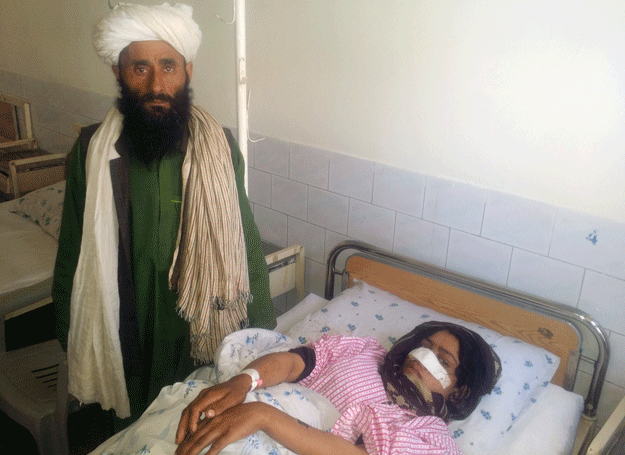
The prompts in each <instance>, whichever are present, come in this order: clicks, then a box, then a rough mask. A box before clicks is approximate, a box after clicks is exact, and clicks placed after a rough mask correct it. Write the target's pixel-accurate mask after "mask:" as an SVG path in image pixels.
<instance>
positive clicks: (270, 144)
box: [254, 138, 290, 178]
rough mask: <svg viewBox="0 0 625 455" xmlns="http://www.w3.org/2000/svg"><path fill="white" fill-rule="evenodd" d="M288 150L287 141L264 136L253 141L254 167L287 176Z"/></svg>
mask: <svg viewBox="0 0 625 455" xmlns="http://www.w3.org/2000/svg"><path fill="white" fill-rule="evenodd" d="M289 151H290V146H289V144H288V143H287V142H283V141H278V140H276V139H271V138H265V139H263V140H262V141H259V142H254V167H255V168H256V169H258V170H259V171H264V172H269V173H270V174H275V175H279V176H280V177H284V178H288V177H289Z"/></svg>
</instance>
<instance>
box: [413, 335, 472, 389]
mask: <svg viewBox="0 0 625 455" xmlns="http://www.w3.org/2000/svg"><path fill="white" fill-rule="evenodd" d="M421 346H422V347H425V348H428V349H430V350H431V351H432V352H434V355H436V358H437V359H438V361H439V362H440V364H441V365H442V366H443V368H444V369H445V371H447V374H448V375H449V379H450V381H451V384H450V385H449V386H447V387H445V388H444V389H443V386H442V385H441V383H440V382H439V381H438V380H437V379H436V378H434V376H432V373H430V372H429V371H428V370H427V369H426V368H425V367H424V366H423V365H422V364H421V362H419V361H418V360H416V359H415V358H414V357H412V356H410V355H408V356H407V357H406V360H405V361H404V365H403V372H404V374H405V375H406V376H407V377H408V379H412V377H415V376H416V377H417V378H419V379H420V380H421V382H422V383H423V384H424V385H425V386H426V387H427V388H428V389H429V390H430V391H431V392H437V393H440V394H441V395H443V396H444V397H445V398H447V397H448V396H449V394H450V393H451V392H452V391H453V390H454V388H455V387H456V382H457V378H456V367H457V366H458V365H459V364H460V362H459V352H460V343H459V341H458V339H457V338H456V337H455V336H454V335H452V334H451V333H449V332H448V331H446V330H441V331H439V332H436V333H434V334H432V335H430V336H429V337H427V338H426V339H424V340H423V341H422V342H421Z"/></svg>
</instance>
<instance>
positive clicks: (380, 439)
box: [176, 321, 501, 455]
mask: <svg viewBox="0 0 625 455" xmlns="http://www.w3.org/2000/svg"><path fill="white" fill-rule="evenodd" d="M244 371H247V373H241V374H239V375H237V376H234V377H233V378H231V379H230V380H228V381H227V382H224V383H222V384H219V385H216V386H213V387H210V388H208V389H205V390H203V391H202V392H201V393H200V394H199V395H198V397H197V398H196V399H195V400H194V401H193V402H192V403H191V404H190V405H189V406H187V408H185V410H184V411H183V413H182V416H181V419H180V423H179V425H178V432H177V435H176V443H177V444H179V447H178V450H177V451H176V453H177V454H179V455H197V454H199V453H200V452H201V451H202V450H203V449H204V448H206V447H208V446H209V445H211V444H212V447H211V448H210V450H209V451H208V452H207V453H208V455H215V454H218V453H219V452H220V451H221V450H222V449H223V448H224V447H225V446H226V445H228V444H230V443H231V442H234V441H237V440H239V439H242V438H245V437H247V436H249V435H251V434H253V433H255V432H257V431H259V430H261V431H263V432H265V433H267V434H268V435H269V436H271V437H272V438H273V439H275V440H276V441H278V442H279V443H281V444H282V445H283V446H285V447H287V448H288V449H289V450H291V451H293V452H295V453H298V454H331V455H337V454H352V453H353V454H359V455H362V454H363V453H369V454H406V453H410V454H420V453H424V454H460V450H459V449H458V448H457V446H456V444H455V443H454V441H453V439H452V438H451V435H450V434H449V430H448V429H447V426H446V423H448V422H449V421H450V420H452V419H464V418H466V417H467V416H468V415H469V414H470V413H471V412H472V411H473V410H474V409H475V407H476V406H477V404H478V402H479V400H480V398H481V397H482V396H483V395H484V394H487V393H490V391H491V390H492V388H493V387H494V385H495V383H496V382H497V379H498V378H499V375H500V373H501V366H500V361H499V358H498V357H497V354H495V352H494V351H493V350H492V349H491V348H490V346H488V345H487V344H486V342H485V341H484V340H483V339H482V338H481V337H480V336H479V335H478V334H476V333H475V332H473V331H471V330H468V329H466V328H464V327H461V326H458V325H455V324H451V323H442V322H434V321H432V322H427V323H425V324H422V325H420V326H418V327H416V328H415V329H414V330H413V331H411V332H410V333H408V334H407V335H405V336H403V337H402V338H400V339H399V340H398V341H397V342H396V343H395V345H394V346H393V348H392V349H391V350H390V351H389V352H388V353H387V352H386V351H385V350H384V348H382V346H381V345H380V344H379V342H378V341H377V340H375V339H373V338H370V337H365V338H355V337H348V336H324V337H322V338H321V339H319V340H317V341H316V342H313V343H312V344H310V345H308V346H303V347H298V348H295V349H292V350H291V351H288V352H280V353H272V354H268V355H265V356H263V357H260V358H259V359H256V360H254V361H253V362H251V363H250V364H249V365H248V366H247V368H246V370H244ZM282 382H299V383H300V384H301V385H303V386H306V387H308V388H310V389H312V390H315V391H316V392H318V393H320V394H321V395H323V396H325V397H326V398H328V399H329V400H330V401H331V402H332V403H333V404H334V405H335V406H336V407H337V409H338V411H339V413H340V414H341V417H340V418H339V420H338V421H337V422H336V424H335V425H334V427H333V428H332V430H331V432H330V433H326V432H323V431H320V430H317V429H315V428H312V427H310V426H308V425H307V424H305V423H303V422H301V421H300V420H297V419H295V418H293V417H291V416H289V415H288V414H286V413H284V412H282V411H280V410H278V409H276V408H274V407H272V406H270V405H268V404H265V403H261V402H252V403H243V401H244V400H245V397H246V394H247V392H248V391H249V390H250V389H253V388H255V387H261V386H262V387H269V386H272V385H276V384H279V383H282ZM202 413H204V414H205V416H206V417H205V418H203V419H201V415H202Z"/></svg>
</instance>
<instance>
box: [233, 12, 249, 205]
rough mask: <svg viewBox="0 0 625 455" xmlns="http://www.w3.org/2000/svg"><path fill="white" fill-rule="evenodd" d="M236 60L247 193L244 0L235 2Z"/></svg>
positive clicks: (239, 123) (238, 123)
mask: <svg viewBox="0 0 625 455" xmlns="http://www.w3.org/2000/svg"><path fill="white" fill-rule="evenodd" d="M234 9H235V21H234V22H235V28H236V56H237V57H236V58H237V128H238V138H239V147H240V148H241V154H242V155H243V160H244V161H245V192H246V193H247V191H248V190H247V180H248V175H247V174H248V172H247V144H248V142H247V138H248V112H247V66H246V60H245V59H246V49H245V0H235V7H234Z"/></svg>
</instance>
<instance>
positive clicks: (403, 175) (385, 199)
mask: <svg viewBox="0 0 625 455" xmlns="http://www.w3.org/2000/svg"><path fill="white" fill-rule="evenodd" d="M425 180H426V179H425V176H424V175H421V174H417V173H414V172H409V171H406V170H403V169H398V168H394V167H390V166H385V165H383V164H378V163H376V164H375V173H374V177H373V203H374V204H375V205H379V206H380V207H384V208H387V209H391V210H395V211H397V212H401V213H405V214H407V215H411V216H416V217H421V214H422V212H423V197H424V195H425Z"/></svg>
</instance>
